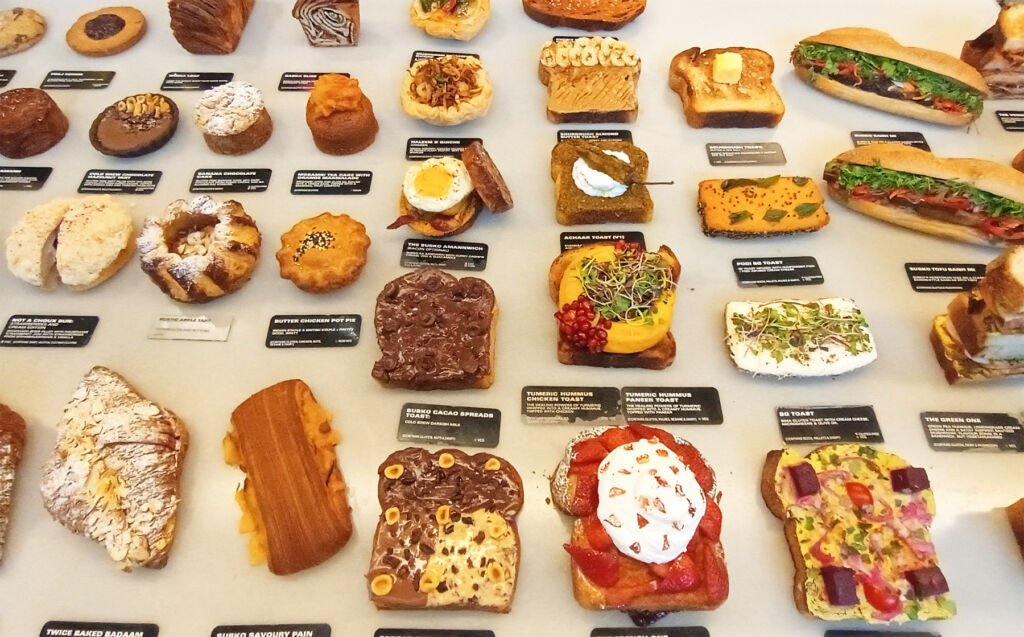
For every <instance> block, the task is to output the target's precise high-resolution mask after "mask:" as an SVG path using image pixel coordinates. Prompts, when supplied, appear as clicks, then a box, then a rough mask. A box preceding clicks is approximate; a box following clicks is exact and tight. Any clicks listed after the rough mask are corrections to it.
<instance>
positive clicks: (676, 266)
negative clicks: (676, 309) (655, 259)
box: [548, 241, 683, 303]
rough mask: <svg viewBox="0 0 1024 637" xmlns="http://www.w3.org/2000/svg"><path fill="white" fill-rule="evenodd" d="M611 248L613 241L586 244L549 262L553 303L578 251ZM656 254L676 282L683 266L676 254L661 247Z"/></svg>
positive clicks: (550, 294)
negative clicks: (591, 248) (601, 247)
mask: <svg viewBox="0 0 1024 637" xmlns="http://www.w3.org/2000/svg"><path fill="white" fill-rule="evenodd" d="M599 245H605V246H613V245H615V242H614V241H598V242H595V243H588V244H587V245H586V246H582V247H581V248H575V249H573V250H566V251H565V252H563V253H561V254H559V255H558V256H557V257H555V260H554V261H552V262H551V267H549V268H548V296H550V297H551V300H552V301H553V302H555V303H558V293H559V288H561V286H562V277H564V276H565V270H566V269H567V268H568V267H569V265H570V264H572V261H573V259H575V258H576V255H577V254H579V250H581V249H583V248H586V247H592V246H599ZM658 254H659V255H661V256H662V258H664V259H665V260H666V261H668V264H669V267H671V269H672V280H673V281H676V282H678V281H679V275H680V274H682V271H683V266H682V264H681V263H680V262H679V258H678V257H676V253H675V252H673V251H672V248H670V247H668V246H666V245H663V246H661V247H659V248H658Z"/></svg>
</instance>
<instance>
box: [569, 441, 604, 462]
mask: <svg viewBox="0 0 1024 637" xmlns="http://www.w3.org/2000/svg"><path fill="white" fill-rule="evenodd" d="M607 455H608V450H607V449H605V448H604V445H603V444H601V441H600V440H598V439H597V438H587V439H586V440H580V441H579V442H577V443H576V444H575V445H573V448H572V455H571V456H570V460H569V464H570V465H577V464H587V463H591V462H601V461H602V460H604V457H605V456H607Z"/></svg>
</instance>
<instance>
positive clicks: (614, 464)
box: [551, 424, 729, 625]
mask: <svg viewBox="0 0 1024 637" xmlns="http://www.w3.org/2000/svg"><path fill="white" fill-rule="evenodd" d="M551 494H552V498H553V500H554V502H555V505H556V506H557V507H558V508H559V509H561V510H562V511H563V512H565V513H568V514H569V515H572V516H574V517H575V518H576V520H575V523H574V524H573V530H572V537H571V539H570V541H569V543H568V544H566V545H565V550H566V551H567V552H568V553H569V555H570V556H571V559H572V582H573V594H574V595H575V597H576V601H577V602H579V604H580V605H581V606H583V607H584V608H590V609H615V610H622V611H626V612H628V613H629V614H630V616H631V617H632V618H633V620H634V622H636V623H637V624H638V625H640V624H642V623H649V622H650V621H652V620H656V619H658V618H660V617H661V616H663V615H664V614H667V613H669V612H673V611H683V610H711V609H714V608H717V607H718V606H720V605H721V604H722V603H723V602H724V601H725V599H726V598H727V597H728V595H729V577H728V573H727V571H726V566H725V557H724V552H723V550H722V543H721V540H720V534H721V530H722V512H721V509H719V507H718V501H719V499H720V494H719V493H718V489H717V487H716V484H715V474H714V472H713V471H712V470H711V468H710V467H709V466H708V465H707V462H706V461H705V460H704V458H703V456H701V454H700V452H699V451H697V449H696V448H694V447H693V445H691V444H690V443H688V442H686V441H685V440H682V439H680V438H677V437H675V436H673V435H672V434H670V433H668V432H666V431H664V430H661V429H655V428H653V427H646V426H644V425H639V424H630V425H628V426H623V427H609V428H604V429H601V428H599V429H592V430H589V431H585V432H583V433H581V434H580V435H579V436H577V437H576V438H574V439H573V440H572V441H571V442H570V443H569V445H568V446H567V448H566V451H565V456H564V457H563V458H562V461H561V462H560V463H559V465H558V468H557V470H556V471H555V475H554V477H553V478H552V480H551Z"/></svg>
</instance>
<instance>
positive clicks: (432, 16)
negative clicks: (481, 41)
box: [409, 0, 491, 40]
mask: <svg viewBox="0 0 1024 637" xmlns="http://www.w3.org/2000/svg"><path fill="white" fill-rule="evenodd" d="M489 17H491V0H412V6H410V7H409V19H410V20H412V23H413V25H415V26H417V27H419V28H420V29H423V30H424V31H425V32H426V33H427V35H432V36H434V37H435V38H450V39H452V40H472V39H473V38H475V37H476V35H477V34H478V33H480V31H481V30H483V28H484V25H485V24H487V18H489Z"/></svg>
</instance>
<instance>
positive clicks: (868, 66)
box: [790, 27, 988, 126]
mask: <svg viewBox="0 0 1024 637" xmlns="http://www.w3.org/2000/svg"><path fill="white" fill-rule="evenodd" d="M790 59H791V60H792V61H793V65H794V66H795V67H796V72H797V74H798V75H799V76H800V77H801V78H803V79H804V80H806V81H807V83H808V84H810V85H811V86H813V87H814V88H816V89H818V90H819V91H821V92H822V93H826V94H828V95H831V96H833V97H838V98H840V99H844V100H848V101H850V102H854V103H856V104H862V105H864V106H870V107H871V108H877V109H878V110H882V111H888V112H890V113H895V114H897V115H903V116H904V117H913V118H915V119H921V120H925V121H927V122H934V123H936V124H947V125H950V126H966V125H968V124H970V123H971V122H973V121H974V120H976V119H978V116H980V115H981V111H982V107H983V103H984V100H985V98H986V97H988V86H987V85H986V84H985V78H983V77H982V76H981V74H980V73H978V71H977V70H975V69H974V67H972V66H971V65H969V64H967V63H965V62H961V61H960V60H958V59H957V58H955V57H953V56H952V55H946V54H945V53H940V52H938V51H930V50H928V49H920V48H917V47H908V46H903V45H902V44H900V43H899V42H897V41H896V40H894V39H893V38H892V36H890V35H889V34H888V33H884V32H882V31H876V30H875V29H864V28H860V27H846V28H842V29H830V30H828V31H823V32H822V33H819V34H818V35H815V36H811V37H809V38H804V39H803V40H801V41H800V43H799V44H797V45H796V48H794V49H793V53H792V55H791V56H790Z"/></svg>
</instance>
